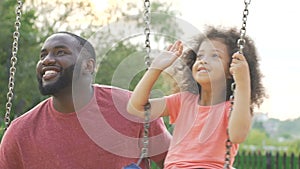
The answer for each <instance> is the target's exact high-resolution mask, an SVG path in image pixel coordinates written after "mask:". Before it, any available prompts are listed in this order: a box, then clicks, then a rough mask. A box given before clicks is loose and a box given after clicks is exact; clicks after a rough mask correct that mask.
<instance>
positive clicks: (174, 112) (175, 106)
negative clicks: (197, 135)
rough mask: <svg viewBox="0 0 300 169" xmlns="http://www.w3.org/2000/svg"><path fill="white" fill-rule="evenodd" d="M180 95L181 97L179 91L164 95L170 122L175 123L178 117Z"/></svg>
mask: <svg viewBox="0 0 300 169" xmlns="http://www.w3.org/2000/svg"><path fill="white" fill-rule="evenodd" d="M180 97H181V93H176V94H173V95H170V96H166V97H165V98H166V106H167V109H168V112H169V118H170V123H171V124H173V123H175V121H176V119H177V117H178V114H179V110H180V106H181V101H180V100H181V99H180Z"/></svg>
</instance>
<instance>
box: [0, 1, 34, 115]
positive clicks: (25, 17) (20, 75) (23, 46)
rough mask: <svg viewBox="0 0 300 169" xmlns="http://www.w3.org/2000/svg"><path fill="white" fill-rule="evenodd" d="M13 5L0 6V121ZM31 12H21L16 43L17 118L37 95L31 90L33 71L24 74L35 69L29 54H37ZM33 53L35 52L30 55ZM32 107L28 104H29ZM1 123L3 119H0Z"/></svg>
mask: <svg viewBox="0 0 300 169" xmlns="http://www.w3.org/2000/svg"><path fill="white" fill-rule="evenodd" d="M15 6H16V1H13V0H4V1H1V2H0V20H1V27H0V35H1V38H0V62H1V65H0V68H1V70H3V71H1V72H0V81H1V84H0V87H1V89H2V90H1V91H2V92H1V94H0V99H1V102H0V108H1V117H3V116H4V113H5V101H6V100H7V99H6V93H7V91H8V87H7V83H8V76H9V68H10V66H11V64H10V58H11V48H12V41H13V38H12V34H13V32H14V31H15V30H14V22H15V18H16V14H15ZM34 19H35V16H34V10H31V9H28V10H26V9H25V10H23V14H22V18H21V22H22V24H21V29H20V35H21V36H20V40H19V46H20V47H19V51H18V61H17V66H16V69H17V72H16V75H15V90H14V91H15V95H14V98H13V109H12V115H13V116H14V115H20V114H21V112H22V111H23V106H24V105H26V104H28V103H31V102H33V100H32V98H33V97H32V96H33V95H38V91H36V90H31V88H32V86H34V83H33V82H32V79H33V78H34V77H35V75H34V71H26V70H27V68H31V67H32V66H34V62H35V61H34V60H33V59H32V54H33V53H34V52H37V51H38V50H37V49H38V48H37V45H38V42H37V40H36V35H37V32H38V30H37V28H36V26H35V25H34ZM33 51H34V52H33ZM30 105H31V104H30ZM1 119H2V118H1Z"/></svg>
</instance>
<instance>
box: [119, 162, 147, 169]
mask: <svg viewBox="0 0 300 169" xmlns="http://www.w3.org/2000/svg"><path fill="white" fill-rule="evenodd" d="M122 169H142V168H141V167H139V166H138V165H137V164H135V163H132V164H130V165H128V166H125V167H123V168H122Z"/></svg>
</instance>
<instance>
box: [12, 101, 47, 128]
mask: <svg viewBox="0 0 300 169" xmlns="http://www.w3.org/2000/svg"><path fill="white" fill-rule="evenodd" d="M50 102H51V99H50V98H48V99H46V100H43V101H42V102H40V103H39V104H37V105H36V106H34V107H33V108H32V109H30V110H29V111H27V112H25V113H24V114H22V115H21V116H19V117H17V118H15V119H14V120H13V121H12V123H11V126H13V128H20V129H22V128H26V126H28V125H32V123H33V122H34V120H35V118H36V117H38V116H39V115H40V113H42V112H43V109H44V108H45V106H47V105H48V104H49V103H50Z"/></svg>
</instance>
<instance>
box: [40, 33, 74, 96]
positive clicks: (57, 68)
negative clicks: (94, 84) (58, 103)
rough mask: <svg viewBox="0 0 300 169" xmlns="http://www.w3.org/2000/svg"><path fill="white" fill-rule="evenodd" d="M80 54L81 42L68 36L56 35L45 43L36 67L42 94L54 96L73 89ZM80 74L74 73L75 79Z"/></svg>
mask: <svg viewBox="0 0 300 169" xmlns="http://www.w3.org/2000/svg"><path fill="white" fill-rule="evenodd" d="M79 53H80V44H79V42H78V41H77V40H76V39H75V38H74V37H72V36H70V35H68V34H64V33H59V34H54V35H52V36H50V37H49V38H48V39H47V40H46V41H45V43H44V45H43V47H42V49H41V53H40V60H39V61H38V63H37V67H36V73H37V80H38V82H39V89H40V92H41V94H43V95H53V94H56V93H58V92H62V91H63V90H64V89H65V90H67V89H68V90H69V89H71V88H72V80H73V72H74V67H75V65H76V61H77V58H78V56H79ZM79 72H80V71H77V70H76V71H75V72H74V75H75V76H74V77H75V79H76V78H78V76H79Z"/></svg>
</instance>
